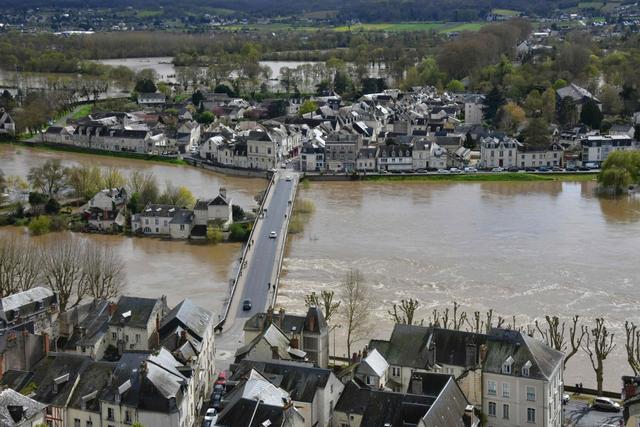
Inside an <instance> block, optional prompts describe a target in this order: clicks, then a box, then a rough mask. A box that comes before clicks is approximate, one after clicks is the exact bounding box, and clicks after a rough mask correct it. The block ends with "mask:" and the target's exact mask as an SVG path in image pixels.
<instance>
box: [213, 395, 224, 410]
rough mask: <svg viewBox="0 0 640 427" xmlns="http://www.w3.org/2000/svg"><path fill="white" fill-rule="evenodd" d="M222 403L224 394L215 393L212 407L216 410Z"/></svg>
mask: <svg viewBox="0 0 640 427" xmlns="http://www.w3.org/2000/svg"><path fill="white" fill-rule="evenodd" d="M221 403H222V395H221V394H214V395H213V397H212V398H211V407H212V408H213V409H215V410H218V409H220V404H221Z"/></svg>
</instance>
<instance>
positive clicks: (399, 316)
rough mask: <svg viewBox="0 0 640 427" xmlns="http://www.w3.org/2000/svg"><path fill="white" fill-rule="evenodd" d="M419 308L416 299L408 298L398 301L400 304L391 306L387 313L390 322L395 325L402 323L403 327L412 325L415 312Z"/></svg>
mask: <svg viewBox="0 0 640 427" xmlns="http://www.w3.org/2000/svg"><path fill="white" fill-rule="evenodd" d="M418 307H420V302H419V301H418V300H417V299H413V298H409V299H408V300H405V299H402V300H400V304H399V305H398V304H395V303H394V304H393V306H392V307H391V310H388V311H387V313H388V314H389V317H390V318H391V320H393V321H394V322H395V323H403V324H405V325H413V321H414V318H415V314H416V311H417V310H418Z"/></svg>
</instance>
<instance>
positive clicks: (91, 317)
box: [64, 300, 109, 350]
mask: <svg viewBox="0 0 640 427" xmlns="http://www.w3.org/2000/svg"><path fill="white" fill-rule="evenodd" d="M108 329H109V301H106V300H93V302H92V303H91V309H90V310H89V311H88V312H87V317H85V318H84V319H83V320H82V321H81V322H79V323H78V324H77V325H75V327H74V330H73V334H71V337H69V340H68V341H67V342H66V344H65V345H64V348H65V350H66V349H72V350H74V349H75V348H76V347H77V346H92V345H93V344H95V343H96V342H97V341H98V340H99V339H100V337H102V336H103V335H104V334H105V333H106V332H107V330H108Z"/></svg>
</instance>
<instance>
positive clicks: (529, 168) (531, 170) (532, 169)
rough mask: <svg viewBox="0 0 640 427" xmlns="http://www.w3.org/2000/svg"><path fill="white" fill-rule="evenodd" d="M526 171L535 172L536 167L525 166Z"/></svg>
mask: <svg viewBox="0 0 640 427" xmlns="http://www.w3.org/2000/svg"><path fill="white" fill-rule="evenodd" d="M524 170H525V172H535V171H536V168H532V167H528V168H524Z"/></svg>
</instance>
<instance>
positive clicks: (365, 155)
mask: <svg viewBox="0 0 640 427" xmlns="http://www.w3.org/2000/svg"><path fill="white" fill-rule="evenodd" d="M376 151H377V148H376V147H363V148H361V149H360V150H359V151H358V158H357V159H356V170H357V171H358V172H375V171H377V170H378V167H377V161H376Z"/></svg>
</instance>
